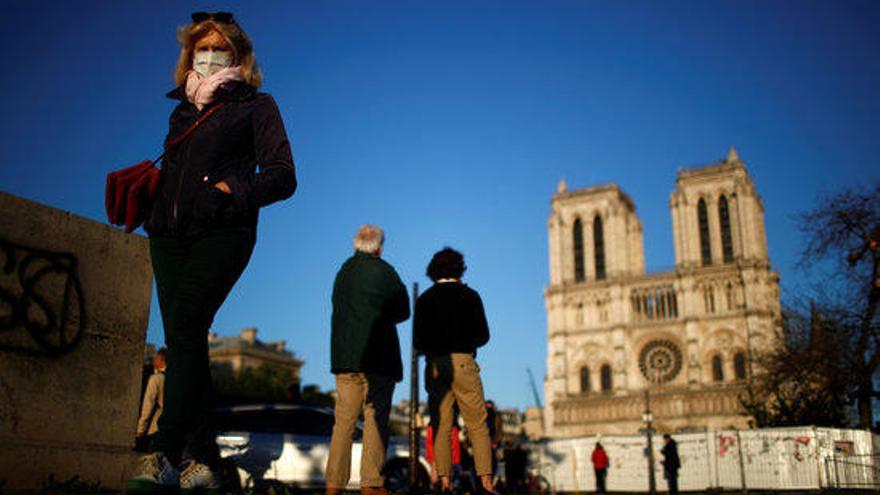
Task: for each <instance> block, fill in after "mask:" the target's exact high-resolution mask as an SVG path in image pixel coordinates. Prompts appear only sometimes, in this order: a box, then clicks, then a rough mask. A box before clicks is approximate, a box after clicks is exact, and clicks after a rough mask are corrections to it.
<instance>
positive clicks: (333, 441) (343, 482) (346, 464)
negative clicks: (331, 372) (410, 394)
mask: <svg viewBox="0 0 880 495" xmlns="http://www.w3.org/2000/svg"><path fill="white" fill-rule="evenodd" d="M393 393H394V380H393V379H392V378H390V377H387V376H380V375H372V374H366V373H340V374H338V375H336V394H337V397H336V408H335V413H334V415H335V422H334V424H333V435H332V437H331V438H330V454H329V456H328V457H327V488H335V489H344V488H345V487H346V486H347V485H348V480H349V477H350V476H351V443H352V435H354V429H355V425H356V424H357V421H358V418H359V417H360V415H361V411H363V413H364V440H363V441H364V446H363V450H361V487H368V486H369V487H378V486H382V485H383V484H384V483H385V479H384V478H383V477H382V466H383V465H384V464H385V449H386V446H387V444H388V416H389V415H390V414H391V395H392V394H393Z"/></svg>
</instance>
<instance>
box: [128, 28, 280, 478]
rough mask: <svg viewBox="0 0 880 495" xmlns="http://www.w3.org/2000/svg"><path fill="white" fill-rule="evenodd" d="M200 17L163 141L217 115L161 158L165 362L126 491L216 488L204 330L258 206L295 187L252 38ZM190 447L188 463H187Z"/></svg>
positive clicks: (187, 36) (157, 268)
mask: <svg viewBox="0 0 880 495" xmlns="http://www.w3.org/2000/svg"><path fill="white" fill-rule="evenodd" d="M192 18H193V22H192V23H191V24H188V25H186V26H183V27H181V28H180V29H178V39H179V41H180V45H181V50H180V57H179V60H178V64H177V68H176V71H175V83H176V84H177V89H175V90H174V91H172V92H171V93H169V94H168V96H169V97H170V98H173V99H176V100H180V103H179V104H178V105H177V107H176V108H175V109H174V111H173V112H172V114H171V118H170V121H169V130H168V137H167V138H166V145H167V144H168V143H171V142H172V141H174V140H175V139H177V138H178V136H180V135H182V134H183V133H184V132H185V131H186V130H187V129H189V128H190V127H191V126H192V125H193V123H194V122H195V121H196V120H198V119H199V118H200V117H202V116H204V115H206V114H207V113H208V112H212V113H211V114H210V115H209V116H208V117H207V118H206V119H205V120H204V122H203V123H202V124H201V125H200V126H198V127H197V128H195V130H194V131H193V132H192V134H190V135H189V136H188V137H187V138H186V139H185V140H184V141H182V142H181V144H180V145H178V146H176V147H174V148H173V149H172V150H171V151H170V152H169V153H168V155H167V156H166V157H165V159H164V161H163V165H162V168H161V185H160V190H159V193H158V196H157V198H156V201H155V203H154V204H153V206H152V209H151V212H150V214H149V216H148V218H147V221H146V223H145V226H144V228H145V229H146V231H147V233H148V234H149V236H150V254H151V258H152V263H153V271H154V274H155V277H156V289H157V292H158V297H159V307H160V309H161V312H162V323H163V327H164V330H165V342H166V346H167V348H168V356H167V358H168V363H167V370H166V376H165V403H164V410H163V413H162V417H161V418H160V420H159V425H158V426H159V431H158V433H157V434H156V438H155V441H154V442H153V445H152V450H153V453H151V454H150V455H147V456H145V457H144V458H142V459H141V464H140V466H139V468H138V471H137V474H136V475H135V476H134V478H132V479H131V480H129V481H128V482H127V483H126V492H127V493H130V494H131V493H152V492H155V491H158V490H159V489H167V488H169V487H176V486H178V485H179V487H180V488H181V489H184V490H186V489H195V488H201V489H207V490H215V489H219V487H220V483H219V477H218V476H217V474H216V473H217V464H218V462H219V454H218V452H217V445H216V443H215V438H214V436H215V435H214V431H213V428H212V420H211V407H212V405H211V373H210V367H209V360H208V330H209V328H210V326H211V323H212V322H213V319H214V315H215V314H216V313H217V310H218V309H219V308H220V306H221V304H222V303H223V301H224V300H225V299H226V296H227V295H228V294H229V292H230V290H231V289H232V286H233V285H234V284H235V282H236V281H237V280H238V278H239V276H240V275H241V273H242V272H243V271H244V269H245V267H246V266H247V264H248V261H249V259H250V256H251V252H252V251H253V248H254V242H255V240H256V229H257V216H258V211H259V209H260V208H261V207H263V206H266V205H268V204H270V203H273V202H276V201H279V200H282V199H286V198H288V197H290V196H291V195H292V194H293V192H294V190H295V189H296V186H297V182H296V174H295V170H294V164H293V158H292V156H291V151H290V143H289V142H288V139H287V134H286V133H285V130H284V124H283V122H282V120H281V115H280V113H279V111H278V107H277V106H276V104H275V101H274V100H273V99H272V97H271V96H269V95H268V94H265V93H258V92H257V88H259V86H260V83H261V75H260V71H259V69H258V68H257V66H256V62H255V55H254V51H253V46H252V44H251V41H250V39H249V38H248V36H247V35H246V34H245V33H244V31H243V30H242V29H241V27H240V26H239V25H238V23H237V22H236V21H235V19H234V18H233V16H232V14H229V13H224V12H216V13H204V12H202V13H195V14H193V16H192ZM258 168H259V171H258ZM184 448H186V450H187V451H188V453H189V456H190V457H191V458H190V459H188V460H187V461H186V462H185V463H184V464H181V461H182V459H181V453H182V451H183V450H184Z"/></svg>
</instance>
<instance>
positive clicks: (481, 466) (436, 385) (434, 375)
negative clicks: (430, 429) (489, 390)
mask: <svg viewBox="0 0 880 495" xmlns="http://www.w3.org/2000/svg"><path fill="white" fill-rule="evenodd" d="M425 388H426V389H427V390H428V408H429V409H430V413H431V424H433V425H434V431H435V432H436V433H435V434H434V460H435V464H436V467H437V474H438V475H439V476H449V475H450V473H451V472H452V446H451V441H450V438H451V436H452V419H453V418H452V416H453V406H454V405H455V404H456V403H457V404H458V408H459V410H460V411H461V415H462V417H463V418H464V424H465V426H466V427H467V432H468V438H469V439H470V442H471V445H472V446H473V449H474V464H475V465H476V469H477V475H478V476H483V475H486V474H489V475H491V474H492V447H491V445H490V444H489V427H488V426H487V425H486V416H487V414H486V401H485V399H484V397H483V382H482V381H481V380H480V367H479V366H477V362H476V361H475V360H474V357H473V356H472V355H470V354H450V355H448V356H440V357H435V358H430V359H428V363H427V366H426V367H425ZM438 439H442V440H441V441H438Z"/></svg>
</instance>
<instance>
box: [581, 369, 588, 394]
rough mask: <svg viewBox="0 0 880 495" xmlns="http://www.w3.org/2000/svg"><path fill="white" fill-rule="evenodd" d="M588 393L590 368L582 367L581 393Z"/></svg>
mask: <svg viewBox="0 0 880 495" xmlns="http://www.w3.org/2000/svg"><path fill="white" fill-rule="evenodd" d="M589 391H590V368H587V367H586V366H584V367H583V368H581V393H584V394H585V393H587V392H589Z"/></svg>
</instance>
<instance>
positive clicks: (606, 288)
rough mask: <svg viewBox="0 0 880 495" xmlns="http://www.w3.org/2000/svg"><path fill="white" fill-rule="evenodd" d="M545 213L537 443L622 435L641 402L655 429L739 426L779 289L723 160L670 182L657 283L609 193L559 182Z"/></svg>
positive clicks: (743, 190) (760, 231)
mask: <svg viewBox="0 0 880 495" xmlns="http://www.w3.org/2000/svg"><path fill="white" fill-rule="evenodd" d="M551 204H552V213H551V215H550V219H549V221H548V233H549V252H550V284H549V286H548V287H547V288H546V289H545V294H544V297H545V303H546V309H547V338H548V349H547V370H548V372H547V378H546V381H545V384H544V387H545V397H546V402H547V406H546V407H545V411H544V422H545V430H546V433H547V434H548V435H549V436H557V437H558V436H571V435H584V434H593V433H608V434H617V433H620V434H624V433H633V432H635V431H637V430H638V429H639V428H641V427H642V426H643V423H642V414H643V412H644V411H645V408H646V391H647V392H649V393H650V402H651V410H652V412H653V416H654V424H655V427H656V428H657V429H658V430H660V431H687V430H701V429H707V428H708V429H713V428H726V427H743V426H746V424H747V421H748V418H747V417H745V416H744V415H743V414H742V411H741V408H740V406H739V401H738V396H739V394H740V393H742V392H743V390H744V388H745V385H746V383H747V380H748V379H749V376H750V375H751V371H752V363H751V357H752V356H753V355H754V353H755V352H756V350H760V349H762V348H765V347H766V346H769V345H774V340H773V336H774V335H776V330H777V328H778V325H779V319H780V305H779V277H778V275H777V274H776V273H775V272H774V271H772V270H771V267H770V260H769V257H768V255H767V241H766V235H765V229H764V207H763V204H762V201H761V198H760V196H759V195H758V193H757V191H756V190H755V186H754V183H753V182H752V180H751V178H750V176H749V174H748V171H747V170H746V167H745V165H744V164H743V163H742V161H741V160H740V159H739V157H738V156H737V154H736V151H734V150H733V149H731V151H730V154H729V155H728V157H727V158H726V159H725V160H724V161H723V162H721V163H717V164H713V165H708V166H704V167H699V168H693V169H683V170H681V171H679V173H678V177H677V180H676V188H675V190H674V191H673V192H672V194H671V196H670V203H669V204H670V209H671V213H672V224H673V234H674V242H675V259H676V264H675V268H674V269H673V270H670V271H665V272H658V273H646V271H645V261H644V252H643V241H642V225H641V221H640V220H639V218H638V216H637V215H636V209H635V205H634V204H633V202H632V200H631V199H630V198H629V197H628V196H627V195H626V193H624V192H623V191H621V190H620V188H619V187H617V186H616V185H614V184H611V185H602V186H595V187H588V188H585V189H578V190H571V191H570V190H568V189H567V186H566V184H565V183H564V182H561V183H560V185H559V188H558V190H557V193H556V194H554V195H553V199H552V202H551Z"/></svg>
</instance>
